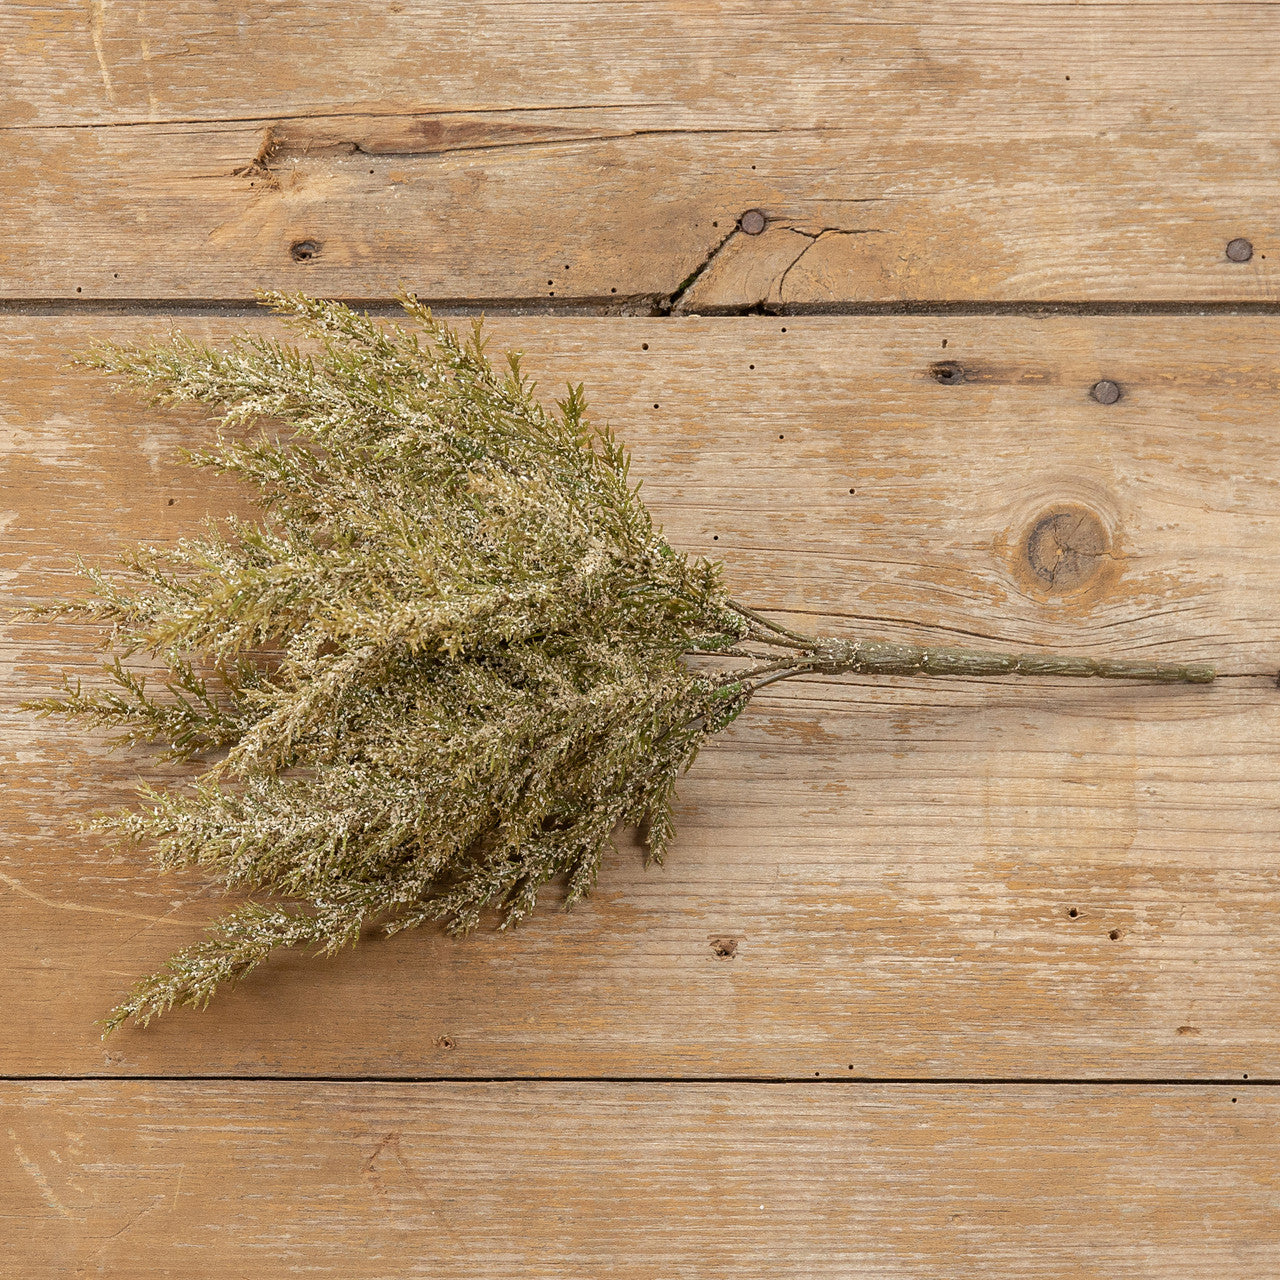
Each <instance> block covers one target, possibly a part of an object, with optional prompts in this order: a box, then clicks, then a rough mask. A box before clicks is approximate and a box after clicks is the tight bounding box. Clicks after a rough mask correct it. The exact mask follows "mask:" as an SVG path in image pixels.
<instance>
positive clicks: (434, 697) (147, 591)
mask: <svg viewBox="0 0 1280 1280" xmlns="http://www.w3.org/2000/svg"><path fill="white" fill-rule="evenodd" d="M259 297H260V300H261V301H262V302H263V303H264V304H265V305H267V306H269V307H270V308H271V309H272V310H274V311H275V312H276V313H277V314H279V315H280V316H282V317H283V318H284V321H285V323H286V324H287V325H289V326H290V327H291V328H292V329H294V330H296V331H298V332H299V333H300V334H301V335H303V336H304V337H306V338H308V339H311V340H313V341H314V342H315V343H316V344H318V354H310V355H307V354H302V353H301V352H299V351H298V350H296V349H294V348H291V347H288V346H285V345H283V344H281V343H279V342H276V341H273V340H270V339H266V338H260V337H244V338H240V339H238V340H237V341H235V342H234V344H233V345H232V346H231V348H230V349H229V350H225V351H218V350H212V349H210V348H208V347H204V346H201V345H199V344H197V343H194V342H191V341H190V340H189V339H187V338H185V337H184V336H182V335H181V334H174V335H173V336H172V337H171V338H170V340H169V341H168V342H167V343H161V344H159V345H155V346H151V347H133V346H118V345H113V344H101V345H98V346H96V347H94V348H93V349H92V350H91V351H90V352H89V353H88V354H87V355H85V356H83V357H81V362H82V363H85V364H89V365H92V366H93V367H96V368H99V369H103V370H105V371H107V372H108V373H111V374H114V375H117V376H118V377H119V378H120V379H121V380H123V381H124V382H126V383H128V384H130V385H132V386H133V387H135V388H137V389H140V390H141V391H142V392H144V393H145V394H146V395H147V396H148V397H149V399H150V401H151V402H152V403H175V402H180V401H199V402H202V403H204V404H209V405H212V406H214V407H215V408H216V409H217V410H218V411H219V413H220V415H221V425H220V428H219V431H218V434H217V436H216V438H215V441H214V443H213V444H212V445H211V446H210V447H209V448H208V449H206V450H203V451H201V452H196V453H190V454H188V455H187V456H188V459H189V461H190V462H191V463H192V464H193V465H195V466H197V467H209V468H212V469H214V470H217V471H222V472H227V473H230V474H232V475H236V476H239V477H241V478H242V479H244V480H246V481H248V482H249V483H250V484H252V485H254V486H256V488H257V490H258V494H259V498H260V503H261V506H262V508H263V510H264V518H263V520H262V522H261V523H259V524H252V523H246V522H242V521H236V520H230V521H227V522H225V523H224V525H223V526H222V527H220V528H219V527H217V526H210V527H209V528H208V529H207V531H206V532H205V534H204V535H203V536H201V537H198V538H184V539H181V540H180V541H179V542H178V543H177V544H176V545H175V546H172V547H169V548H167V549H162V548H155V547H143V548H138V549H136V550H133V551H130V552H127V553H126V554H125V555H124V557H123V558H122V560H123V565H124V568H125V569H126V570H127V575H128V576H127V579H126V583H127V585H126V584H125V583H118V582H115V581H112V580H110V579H108V578H107V577H106V576H105V575H103V574H102V573H100V572H98V571H96V570H82V571H83V572H84V573H85V575H86V576H87V577H88V578H89V580H90V582H91V583H92V586H93V592H92V595H91V596H90V597H89V598H88V599H85V600H76V601H67V602H62V603H59V604H54V605H50V606H47V607H45V608H43V609H36V610H32V611H30V612H31V613H32V614H33V615H35V616H39V615H58V614H64V615H72V616H77V617H81V618H86V619H91V620H96V621H101V622H104V623H108V624H110V632H109V635H108V637H107V639H106V642H105V645H104V647H107V648H113V649H115V650H116V652H117V655H118V656H116V657H115V658H114V659H113V660H112V661H110V662H108V663H106V664H105V667H104V669H105V671H106V674H107V675H108V677H110V680H111V683H112V685H113V686H114V687H111V688H107V689H103V690H97V691H94V692H91V693H85V692H83V690H82V689H81V687H80V685H79V684H78V683H77V684H75V685H74V686H73V685H71V684H69V683H68V684H67V685H66V688H65V690H64V696H63V697H61V698H49V699H44V700H40V701H36V702H32V703H29V704H27V705H28V706H29V707H31V708H33V709H35V710H37V711H39V712H40V713H41V714H43V715H48V714H60V715H64V716H67V717H70V718H73V719H79V720H82V721H84V722H86V723H88V724H91V725H95V726H109V727H111V728H114V729H117V730H119V736H118V738H117V741H118V742H121V743H123V744H136V743H140V742H158V743H161V744H163V745H164V747H165V749H166V751H167V753H168V754H169V755H170V756H171V757H174V758H178V759H191V758H194V759H199V760H201V761H203V762H204V763H205V764H206V765H207V768H206V770H205V772H204V773H203V774H202V775H201V776H200V777H199V778H198V779H197V780H196V782H195V783H194V785H193V787H192V788H191V789H189V790H186V791H172V792H161V791H156V790H153V789H151V788H147V787H144V788H143V791H142V796H143V799H144V801H145V803H144V805H143V807H142V808H141V809H139V810H131V811H126V812H123V813H120V814H116V815H114V816H110V817H106V818H103V819H99V820H97V821H95V822H94V823H91V824H89V825H91V826H93V827H96V828H97V829H102V830H107V831H110V832H113V833H115V834H117V835H121V836H125V837H129V838H131V839H134V840H137V841H140V842H143V843H145V844H147V845H149V846H150V847H151V848H152V849H153V851H154V854H155V861H156V863H157V865H158V866H159V867H160V868H162V869H168V868H175V867H200V868H203V869H205V870H207V871H208V872H210V873H211V874H213V875H215V876H216V877H218V878H219V879H220V880H221V882H222V883H223V884H224V885H225V886H226V887H227V888H228V889H231V890H234V891H248V892H249V893H250V894H261V895H265V896H269V897H273V898H278V897H284V898H291V899H294V900H295V903H296V905H295V906H293V907H281V906H266V905H263V904H261V903H260V902H257V901H255V900H253V899H251V900H250V901H249V902H248V903H247V904H246V905H243V906H240V907H238V908H236V909H235V910H234V911H232V912H231V913H230V914H228V915H227V916H225V917H224V918H222V919H221V920H219V921H217V922H216V923H215V924H214V925H213V926H212V927H211V929H210V930H209V935H208V937H207V938H206V940H205V941H203V942H201V943H199V944H197V945H195V946H193V947H189V948H187V949H186V950H184V951H180V952H179V953H178V954H177V955H175V956H174V957H173V958H172V959H171V960H170V961H169V962H168V964H167V965H166V966H165V967H164V968H163V969H161V970H160V971H159V972H158V973H155V974H152V975H150V976H149V977H146V978H144V979H142V980H141V981H140V982H139V983H138V984H137V985H136V986H135V987H134V988H133V989H132V991H131V992H130V993H129V994H128V995H127V996H126V997H125V998H124V1000H123V1001H122V1002H121V1003H120V1004H119V1005H118V1006H117V1007H116V1008H115V1009H114V1010H113V1011H112V1012H111V1013H110V1015H109V1016H108V1018H107V1019H106V1022H105V1027H106V1031H107V1033H109V1032H110V1031H111V1030H113V1029H114V1028H116V1027H117V1026H119V1025H120V1024H121V1023H122V1022H123V1021H125V1020H126V1019H128V1018H130V1017H132V1018H134V1019H136V1020H137V1021H138V1022H139V1023H141V1024H142V1025H144V1026H145V1025H146V1024H147V1023H148V1022H149V1021H150V1019H151V1018H153V1017H155V1016H156V1015H158V1014H160V1013H163V1012H165V1011H166V1010H168V1009H170V1008H172V1007H173V1006H175V1005H192V1006H197V1007H204V1006H205V1005H206V1004H207V1003H208V1001H209V999H210V998H211V997H212V995H213V994H214V993H215V991H216V990H217V988H218V987H219V986H220V985H221V984H222V983H224V982H228V981H235V980H238V979H239V978H242V977H244V976H245V975H246V974H247V973H249V972H250V971H251V970H252V969H253V968H255V967H256V966H257V965H258V964H259V963H261V962H262V961H263V960H264V959H266V957H267V956H268V955H269V954H270V952H271V951H272V950H273V949H274V948H276V947H280V946H302V945H314V946H316V947H318V948H319V949H320V950H322V951H324V952H333V951H335V950H337V949H338V948H340V947H342V946H345V945H347V944H349V943H354V942H355V941H356V940H357V938H358V937H359V935H360V931H361V928H362V926H363V925H364V924H365V923H366V922H369V921H372V920H377V921H379V922H380V923H381V924H382V925H383V927H384V929H385V930H386V932H388V933H394V932H396V931H398V930H400V929H407V928H412V927H414V926H415V925H419V924H423V923H425V922H427V921H433V920H434V921H443V922H444V924H445V926H446V928H447V929H448V930H449V931H451V932H454V933H462V932H465V931H467V930H469V929H471V928H473V927H474V926H475V925H476V924H477V923H478V921H479V920H480V917H481V913H482V912H483V911H484V910H485V908H487V907H497V908H499V909H500V911H501V912H502V923H501V927H504V928H505V927H506V926H508V925H511V924H513V923H515V922H516V921H518V920H520V919H521V918H522V917H524V916H526V915H527V914H528V913H529V912H530V911H531V910H533V907H534V904H535V901H536V898H537V894H538V891H539V889H540V888H541V887H542V886H543V885H544V884H546V883H547V882H548V881H549V880H551V879H553V878H555V877H564V878H565V879H566V881H567V894H566V900H565V904H566V906H569V905H572V904H573V903H574V902H576V901H578V900H579V899H581V898H582V897H583V896H584V895H585V894H587V893H588V892H589V891H590V889H591V887H592V885H593V884H594V882H595V879H596V873H597V869H598V867H599V864H600V859H601V856H602V854H603V853H604V852H605V850H607V849H609V848H610V847H611V841H612V833H613V831H614V830H615V828H616V827H617V826H618V825H619V824H626V825H633V826H639V827H641V828H642V829H643V832H644V834H645V838H646V842H647V850H648V852H647V857H648V859H649V860H651V861H653V862H661V861H662V857H663V854H664V852H665V851H666V849H667V847H668V845H669V843H670V841H671V838H672V834H673V831H672V817H671V813H672V798H673V792H674V787H675V782H676V779H677V777H678V776H679V775H680V774H681V773H682V772H683V771H684V770H685V769H687V768H688V767H689V765H690V764H691V763H692V762H693V759H694V757H695V756H696V755H697V753H698V750H699V748H700V747H701V746H702V744H703V743H704V742H705V741H706V739H707V738H708V737H710V736H711V735H712V734H714V733H716V732H718V731H719V730H721V729H723V728H724V727H725V726H726V725H728V724H729V723H730V722H731V721H732V720H733V719H734V718H735V717H736V716H737V715H738V714H739V713H740V712H741V711H742V710H743V708H744V707H745V706H746V705H747V703H748V702H749V701H750V699H751V698H752V696H753V695H754V694H755V693H757V692H758V691H759V690H761V689H763V688H765V687H766V686H767V685H770V684H772V683H774V682H776V681H779V680H784V679H790V678H793V677H795V676H799V675H804V674H807V673H813V672H821V673H828V674H838V673H842V672H868V673H875V674H926V675H1006V674H1008V675H1066V676H1110V677H1118V678H1126V679H1149V680H1162V681H1194V682H1203V681H1208V680H1212V679H1213V675H1214V673H1213V670H1212V668H1210V667H1205V666H1161V665H1155V664H1149V663H1140V662H1099V661H1094V660H1092V659H1085V658H1065V657H1053V656H1046V655H1041V654H1024V655H1004V654H990V653H979V652H974V651H970V650H962V649H949V648H935V647H933V646H912V645H900V644H891V643H887V642H883V641H874V640H851V639H840V638H823V637H816V636H808V635H804V634H802V633H800V632H796V631H792V630H790V629H788V628H787V627H784V626H782V625H781V624H779V623H777V622H774V621H772V620H770V619H769V618H767V617H765V616H763V615H762V614H760V613H757V612H756V611H755V610H753V609H750V608H748V607H746V606H745V605H742V604H739V603H737V602H736V601H734V600H732V599H731V598H730V597H729V596H728V594H727V592H726V588H725V585H724V582H723V572H722V566H721V565H720V564H719V563H718V562H713V561H708V560H705V559H701V558H698V559H690V558H689V557H688V556H686V555H684V554H683V553H681V552H679V551H677V550H676V549H675V548H673V547H672V546H671V545H670V544H669V543H668V542H667V541H666V539H665V538H664V537H663V536H662V532H661V530H660V529H658V528H655V526H654V524H653V521H652V519H651V518H650V515H649V512H648V510H647V509H646V507H645V504H644V503H643V502H642V501H641V499H640V496H639V487H640V486H639V484H633V483H632V482H631V481H630V479H629V477H628V466H629V459H628V455H627V453H626V451H625V450H624V449H623V448H622V446H621V445H619V444H618V442H617V441H616V440H615V439H614V437H613V436H612V434H611V433H610V432H609V431H608V430H606V429H604V428H602V427H598V426H595V425H593V424H591V423H589V422H588V421H587V418H586V416H585V409H586V402H585V399H584V396H583V391H582V387H581V386H579V387H571V388H570V389H569V392H568V394H567V396H566V397H565V399H564V400H561V401H558V402H557V404H556V408H555V411H554V412H549V411H548V410H547V409H545V408H544V407H543V406H542V405H541V404H540V403H539V402H538V401H537V400H536V399H535V398H534V395H533V387H532V385H531V384H530V383H529V381H528V380H527V379H526V378H525V376H524V375H523V373H522V372H521V369H520V357H519V354H518V353H515V352H512V353H508V355H507V358H506V367H505V368H504V369H501V370H498V369H495V368H494V367H493V365H492V364H491V363H490V361H489V359H488V358H487V356H486V355H485V350H484V342H483V339H482V336H481V326H480V323H479V322H478V321H477V322H476V323H475V325H474V327H473V332H472V334H471V336H470V337H469V338H465V339H464V338H462V337H460V336H459V335H457V334H456V333H455V332H454V331H453V330H451V329H450V328H449V327H448V326H447V325H445V324H444V323H442V322H441V321H439V320H437V319H435V318H434V317H433V316H432V314H431V312H430V311H429V310H428V309H427V308H426V307H424V306H422V305H421V304H420V303H419V302H418V301H417V300H416V299H414V298H413V297H412V296H410V295H402V296H401V297H400V299H399V300H400V302H401V305H402V306H403V307H404V310H405V311H406V312H407V313H408V315H409V316H410V317H411V318H412V319H413V320H414V321H416V322H417V323H418V325H419V326H420V328H421V333H417V332H411V331H406V330H404V329H402V328H399V327H396V326H382V325H379V324H376V323H374V322H373V321H372V320H370V319H369V318H368V317H367V316H363V315H360V314H358V313H356V312H354V311H352V310H350V309H349V308H347V307H345V306H343V305H341V304H339V303H335V302H327V301H324V300H321V299H315V298H309V297H306V296H303V295H286V294H280V293H266V292H264V293H262V294H260V295H259ZM267 423H275V424H283V425H284V427H285V428H286V429H287V430H286V432H285V433H284V434H283V435H275V434H272V433H270V432H269V431H267V430H259V431H256V432H254V431H246V430H245V428H249V427H251V426H255V425H259V424H267ZM139 652H146V653H148V654H150V655H152V656H153V657H155V658H158V659H159V660H160V661H161V662H163V664H164V666H165V668H166V670H167V672H168V678H167V680H166V681H165V688H166V691H167V693H168V694H169V697H168V698H157V697H156V696H154V695H153V693H152V691H151V689H150V688H149V687H148V685H147V684H146V683H145V681H144V680H143V678H142V677H140V676H137V675H135V674H133V673H132V672H130V671H128V670H127V669H126V668H125V667H123V666H122V665H121V662H120V656H128V655H130V654H134V653H139ZM694 655H697V656H698V660H697V661H696V662H690V660H689V659H690V657H691V656H694Z"/></svg>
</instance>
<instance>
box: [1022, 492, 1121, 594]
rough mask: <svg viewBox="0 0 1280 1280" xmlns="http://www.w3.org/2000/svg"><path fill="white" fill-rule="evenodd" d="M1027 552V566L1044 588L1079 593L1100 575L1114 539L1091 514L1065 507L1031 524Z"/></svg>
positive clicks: (1087, 511)
mask: <svg viewBox="0 0 1280 1280" xmlns="http://www.w3.org/2000/svg"><path fill="white" fill-rule="evenodd" d="M1025 550H1026V558H1027V564H1029V565H1030V566H1031V571H1032V573H1034V574H1035V576H1036V578H1037V580H1038V581H1039V582H1040V583H1041V585H1042V586H1044V587H1045V588H1047V589H1048V590H1049V591H1053V592H1059V593H1060V592H1067V591H1077V590H1079V589H1080V588H1081V587H1083V586H1086V585H1088V583H1090V582H1092V581H1093V579H1094V578H1096V577H1097V576H1098V573H1099V572H1100V571H1101V568H1102V561H1103V559H1104V558H1105V557H1106V556H1108V555H1109V554H1110V552H1111V538H1110V536H1109V535H1108V533H1107V530H1106V527H1105V526H1104V525H1103V523H1102V521H1101V520H1099V519H1098V517H1097V516H1096V515H1094V513H1093V512H1092V511H1089V510H1087V509H1086V508H1084V507H1066V508H1059V509H1057V510H1054V511H1050V512H1049V513H1048V514H1046V515H1043V516H1041V517H1040V519H1039V520H1037V521H1036V522H1035V524H1034V525H1032V527H1031V531H1030V533H1028V534H1027V538H1026V548H1025Z"/></svg>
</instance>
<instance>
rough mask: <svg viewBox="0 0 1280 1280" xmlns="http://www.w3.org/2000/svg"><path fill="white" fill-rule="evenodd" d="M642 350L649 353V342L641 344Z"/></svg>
mask: <svg viewBox="0 0 1280 1280" xmlns="http://www.w3.org/2000/svg"><path fill="white" fill-rule="evenodd" d="M640 350H641V351H648V350H649V344H648V343H647V342H642V343H641V344H640Z"/></svg>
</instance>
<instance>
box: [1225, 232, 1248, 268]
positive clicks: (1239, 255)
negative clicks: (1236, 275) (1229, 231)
mask: <svg viewBox="0 0 1280 1280" xmlns="http://www.w3.org/2000/svg"><path fill="white" fill-rule="evenodd" d="M1227 257H1228V258H1230V259H1231V261H1232V262H1248V261H1249V259H1250V258H1252V257H1253V245H1251V244H1250V243H1249V241H1248V240H1246V239H1245V238H1244V237H1243V236H1237V237H1236V238H1235V239H1234V240H1232V241H1230V242H1229V243H1228V245H1227Z"/></svg>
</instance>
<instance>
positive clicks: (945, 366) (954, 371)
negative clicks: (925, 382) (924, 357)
mask: <svg viewBox="0 0 1280 1280" xmlns="http://www.w3.org/2000/svg"><path fill="white" fill-rule="evenodd" d="M929 376H930V377H931V378H932V379H933V380H934V381H935V382H941V383H942V384H943V386H948V387H950V386H954V385H955V384H956V383H957V382H963V381H964V369H963V368H962V367H961V366H960V365H958V364H956V362H955V361H954V360H939V361H938V362H937V363H936V364H931V365H930V366H929Z"/></svg>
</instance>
